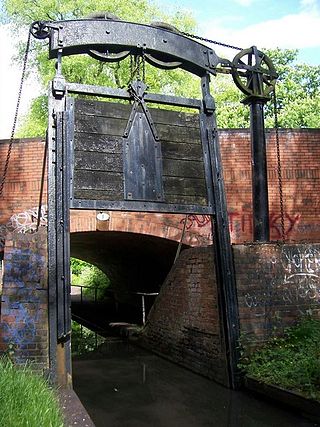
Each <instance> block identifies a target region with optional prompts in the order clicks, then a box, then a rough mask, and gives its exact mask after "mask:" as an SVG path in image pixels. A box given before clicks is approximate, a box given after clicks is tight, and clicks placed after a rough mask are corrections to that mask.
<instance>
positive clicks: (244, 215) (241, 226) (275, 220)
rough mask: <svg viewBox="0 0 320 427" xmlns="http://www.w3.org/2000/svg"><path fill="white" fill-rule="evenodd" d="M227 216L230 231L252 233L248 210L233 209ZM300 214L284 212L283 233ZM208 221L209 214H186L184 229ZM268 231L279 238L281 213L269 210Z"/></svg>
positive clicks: (297, 220) (292, 225)
mask: <svg viewBox="0 0 320 427" xmlns="http://www.w3.org/2000/svg"><path fill="white" fill-rule="evenodd" d="M228 218H229V229H230V232H231V233H232V232H234V231H241V232H242V233H252V229H253V228H252V227H253V226H252V213H251V212H250V211H248V212H245V211H241V212H238V211H234V212H228ZM300 219H301V214H299V213H298V214H293V215H292V214H289V213H288V212H285V214H284V227H285V230H284V231H285V235H286V236H288V235H289V234H290V233H291V232H292V231H293V230H294V227H295V226H296V224H297V223H298V222H299V221H300ZM185 220H186V219H185V218H183V219H182V220H181V221H180V224H184V222H185ZM209 223H210V215H188V216H187V224H186V229H187V230H190V228H192V227H199V228H202V227H205V226H206V225H207V224H209ZM269 224H270V233H271V234H272V237H274V238H280V237H281V235H282V233H281V214H278V213H275V212H271V213H270V215H269Z"/></svg>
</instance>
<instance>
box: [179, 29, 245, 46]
mask: <svg viewBox="0 0 320 427" xmlns="http://www.w3.org/2000/svg"><path fill="white" fill-rule="evenodd" d="M180 33H181V34H182V35H184V36H186V37H190V38H192V39H196V40H201V41H203V42H207V43H212V44H217V45H219V46H223V47H228V48H230V49H235V50H243V49H242V47H238V46H233V45H231V44H226V43H222V42H218V41H216V40H210V39H206V38H205V37H201V36H196V35H195V34H191V33H185V32H184V31H180Z"/></svg>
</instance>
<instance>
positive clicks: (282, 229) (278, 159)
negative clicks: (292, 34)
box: [273, 88, 286, 242]
mask: <svg viewBox="0 0 320 427" xmlns="http://www.w3.org/2000/svg"><path fill="white" fill-rule="evenodd" d="M273 110H274V127H275V131H276V146H277V170H278V185H279V199H280V217H281V239H282V241H283V242H284V241H285V239H286V235H285V228H284V204H283V190H282V170H281V155H280V139H279V121H278V105H277V96H276V89H275V88H274V91H273Z"/></svg>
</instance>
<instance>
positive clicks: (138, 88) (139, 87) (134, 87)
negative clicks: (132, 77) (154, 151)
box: [123, 80, 159, 141]
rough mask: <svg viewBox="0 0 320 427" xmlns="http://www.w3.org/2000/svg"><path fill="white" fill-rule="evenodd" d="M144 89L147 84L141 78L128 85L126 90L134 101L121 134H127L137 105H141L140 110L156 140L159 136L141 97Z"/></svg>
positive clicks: (125, 135)
mask: <svg viewBox="0 0 320 427" xmlns="http://www.w3.org/2000/svg"><path fill="white" fill-rule="evenodd" d="M146 89H147V85H146V84H145V83H144V82H142V81H141V80H137V81H135V82H132V83H131V84H130V85H129V89H128V92H129V93H130V95H131V96H132V98H133V99H134V103H133V106H132V110H131V113H130V117H129V120H128V124H127V126H126V128H125V131H124V134H123V136H124V137H125V138H126V137H127V136H128V135H129V131H130V129H131V126H132V123H133V119H134V116H135V114H136V112H137V110H138V107H139V105H141V107H142V110H143V112H144V114H145V116H146V118H147V121H148V124H149V126H150V129H151V131H152V134H153V137H154V139H155V140H156V141H158V140H159V136H158V133H157V130H156V127H155V124H154V123H153V120H152V117H151V114H150V112H149V109H148V107H147V104H146V102H145V100H144V99H143V96H144V93H145V90H146Z"/></svg>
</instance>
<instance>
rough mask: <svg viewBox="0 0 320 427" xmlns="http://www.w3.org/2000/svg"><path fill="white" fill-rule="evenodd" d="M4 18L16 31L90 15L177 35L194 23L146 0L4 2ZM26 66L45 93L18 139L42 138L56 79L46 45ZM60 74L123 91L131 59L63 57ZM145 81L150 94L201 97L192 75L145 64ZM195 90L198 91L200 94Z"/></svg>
mask: <svg viewBox="0 0 320 427" xmlns="http://www.w3.org/2000/svg"><path fill="white" fill-rule="evenodd" d="M4 5H5V10H6V13H7V16H8V18H9V20H11V22H13V23H14V24H15V25H16V26H19V25H30V23H31V22H33V21H37V20H50V21H54V20H64V19H76V18H84V17H86V16H88V15H89V14H91V13H93V12H96V11H99V10H104V11H105V10H107V11H108V12H110V13H112V14H114V15H116V16H118V17H119V18H120V19H123V20H128V21H133V22H139V23H148V24H150V23H151V22H154V21H164V22H167V23H170V24H171V25H173V26H176V27H178V28H179V29H180V30H183V31H188V32H193V31H194V28H195V21H194V19H193V18H192V16H191V15H190V14H189V13H184V12H181V11H177V12H175V13H172V14H166V13H163V12H162V11H161V10H160V9H159V8H158V7H156V6H155V5H153V4H152V3H151V2H149V1H148V0H132V1H131V2H128V1H126V0H112V1H111V0H87V1H84V0H76V1H75V0H65V1H63V2H62V1H61V2H53V1H52V0H26V1H23V0H5V2H4ZM30 67H31V69H33V70H36V71H37V72H38V75H39V78H40V81H41V83H42V86H43V94H41V97H40V98H37V99H36V100H35V101H34V103H33V104H32V106H31V109H30V112H29V114H28V116H27V118H26V120H25V121H24V124H23V126H22V128H21V129H20V131H19V134H20V136H25V137H26V136H37V135H44V133H45V129H46V121H45V120H44V118H45V117H46V115H47V113H46V98H45V93H46V87H47V86H48V82H49V81H50V80H51V79H52V78H53V76H54V72H55V70H54V65H53V63H52V61H48V53H47V46H45V43H41V42H38V41H37V42H34V43H33V51H32V55H31V61H30ZM63 74H64V76H65V77H66V79H67V80H68V81H70V82H72V81H75V82H79V83H83V84H93V82H94V84H96V85H105V86H109V87H126V86H127V83H128V81H129V80H130V76H131V67H130V59H129V58H128V59H127V60H124V61H122V62H120V63H116V64H110V63H107V64H106V63H103V62H99V61H97V60H95V59H93V58H91V57H90V56H88V55H77V56H73V57H65V58H64V60H63ZM146 82H147V84H148V85H149V86H150V88H151V90H152V91H153V92H160V91H162V92H164V93H167V94H177V95H185V96H190V90H191V92H192V95H194V94H199V91H200V84H199V82H197V81H196V79H195V78H192V76H190V74H188V73H186V72H184V71H182V70H179V69H178V70H171V71H162V70H160V69H156V68H154V67H152V66H149V65H148V64H146ZM198 87H199V89H198Z"/></svg>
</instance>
